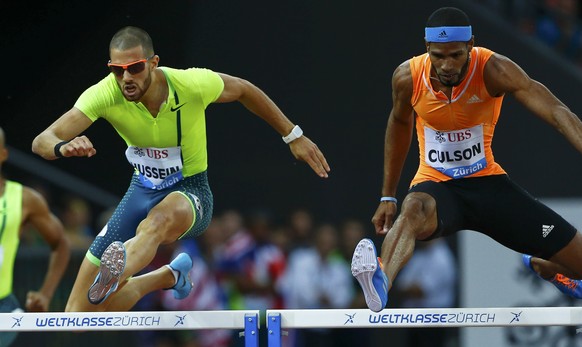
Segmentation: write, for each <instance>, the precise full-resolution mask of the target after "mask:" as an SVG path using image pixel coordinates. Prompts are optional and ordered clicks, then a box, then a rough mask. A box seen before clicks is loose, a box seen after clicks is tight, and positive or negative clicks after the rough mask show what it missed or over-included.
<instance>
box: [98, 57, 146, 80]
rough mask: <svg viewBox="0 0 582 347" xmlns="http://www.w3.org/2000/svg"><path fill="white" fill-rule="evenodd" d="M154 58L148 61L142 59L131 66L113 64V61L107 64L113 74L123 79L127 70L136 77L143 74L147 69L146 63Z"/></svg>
mask: <svg viewBox="0 0 582 347" xmlns="http://www.w3.org/2000/svg"><path fill="white" fill-rule="evenodd" d="M153 57H154V56H153V55H152V56H151V57H149V58H147V59H140V60H137V61H134V62H131V63H129V64H113V63H112V62H111V60H110V61H109V62H108V63H107V66H108V67H109V71H111V72H113V74H114V75H115V76H117V77H123V74H124V73H125V70H127V72H129V74H130V75H135V74H138V73H140V72H142V71H143V70H144V69H145V63H146V62H147V61H148V60H150V59H152V58H153Z"/></svg>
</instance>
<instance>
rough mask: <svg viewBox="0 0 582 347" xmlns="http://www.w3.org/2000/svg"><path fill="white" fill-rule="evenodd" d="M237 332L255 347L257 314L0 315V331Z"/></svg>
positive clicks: (204, 312)
mask: <svg viewBox="0 0 582 347" xmlns="http://www.w3.org/2000/svg"><path fill="white" fill-rule="evenodd" d="M200 329H230V330H234V329H241V330H243V331H244V333H243V332H241V335H242V336H244V338H245V346H247V347H257V346H258V335H259V333H258V329H259V311H258V310H223V311H160V312H157V311H134V312H49V313H32V312H11V313H0V331H12V332H14V331H35V332H37V331H79V330H80V331H90V330H93V331H94V330H100V331H109V330H200Z"/></svg>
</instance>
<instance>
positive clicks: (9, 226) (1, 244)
mask: <svg viewBox="0 0 582 347" xmlns="http://www.w3.org/2000/svg"><path fill="white" fill-rule="evenodd" d="M21 222H22V185H21V184H20V183H17V182H13V181H6V187H5V188H4V195H2V197H1V198H0V248H1V250H0V252H2V255H0V299H3V298H5V297H7V296H8V295H10V293H12V279H13V275H14V260H15V259H16V252H17V251H18V244H19V243H20V235H19V233H20V224H21Z"/></svg>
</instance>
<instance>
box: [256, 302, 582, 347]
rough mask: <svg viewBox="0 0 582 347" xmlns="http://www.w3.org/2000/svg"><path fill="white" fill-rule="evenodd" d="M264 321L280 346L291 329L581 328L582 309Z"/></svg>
mask: <svg viewBox="0 0 582 347" xmlns="http://www.w3.org/2000/svg"><path fill="white" fill-rule="evenodd" d="M266 318H267V319H266V321H267V332H268V334H267V336H268V345H269V347H280V346H281V336H282V335H284V333H285V331H284V330H283V329H290V328H295V329H300V328H341V329H343V328H401V327H407V328H415V327H416V328H421V327H424V328H426V327H434V328H439V327H441V328H442V327H507V326H510V327H511V326H556V325H562V326H567V325H581V326H582V307H497V308H440V309H436V308H431V309H429V308H426V309H384V310H382V311H380V312H377V313H376V312H373V311H371V310H368V309H354V310H347V309H320V310H267V312H266Z"/></svg>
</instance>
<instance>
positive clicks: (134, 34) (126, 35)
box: [109, 26, 154, 57]
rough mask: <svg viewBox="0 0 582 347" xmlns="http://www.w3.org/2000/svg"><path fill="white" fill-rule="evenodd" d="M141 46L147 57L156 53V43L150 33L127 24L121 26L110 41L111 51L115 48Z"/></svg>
mask: <svg viewBox="0 0 582 347" xmlns="http://www.w3.org/2000/svg"><path fill="white" fill-rule="evenodd" d="M138 46H141V47H142V48H143V52H144V54H145V55H146V56H147V57H151V56H152V55H154V44H153V42H152V38H151V37H150V35H149V34H148V33H147V32H146V31H145V30H143V29H140V28H137V27H133V26H127V27H124V28H121V29H120V30H119V31H117V32H116V33H115V35H113V38H112V39H111V42H110V43H109V52H111V50H113V49H117V50H121V51H123V50H127V49H130V48H134V47H138Z"/></svg>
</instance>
